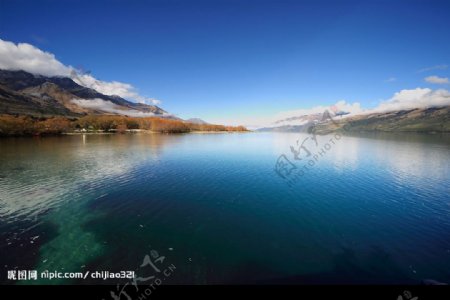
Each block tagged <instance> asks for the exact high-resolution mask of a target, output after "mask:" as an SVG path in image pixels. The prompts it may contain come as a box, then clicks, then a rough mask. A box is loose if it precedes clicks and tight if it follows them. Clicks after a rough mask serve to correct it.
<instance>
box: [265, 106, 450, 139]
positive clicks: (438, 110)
mask: <svg viewBox="0 0 450 300" xmlns="http://www.w3.org/2000/svg"><path fill="white" fill-rule="evenodd" d="M328 113H329V115H328V114H327V113H316V114H310V115H303V116H297V117H291V118H286V119H282V120H279V121H277V122H275V123H273V124H272V126H270V127H264V128H259V129H258V130H257V131H271V132H308V131H311V130H312V128H314V130H315V132H316V133H318V134H327V133H331V132H334V131H349V132H364V131H385V132H450V106H443V107H429V108H415V109H409V110H399V111H391V112H378V113H366V114H359V115H354V116H346V115H348V113H345V112H338V113H333V112H328ZM344 116H346V117H344Z"/></svg>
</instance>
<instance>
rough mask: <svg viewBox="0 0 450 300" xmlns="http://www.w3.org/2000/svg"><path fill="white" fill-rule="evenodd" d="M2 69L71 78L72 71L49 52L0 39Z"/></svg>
mask: <svg viewBox="0 0 450 300" xmlns="http://www.w3.org/2000/svg"><path fill="white" fill-rule="evenodd" d="M0 68H1V69H6V70H24V71H27V72H30V73H33V74H41V75H45V76H69V75H70V72H71V70H72V68H71V67H67V66H65V65H63V64H62V63H61V62H59V61H58V60H57V59H56V58H55V56H54V55H53V54H51V53H49V52H44V51H42V50H40V49H38V48H36V47H34V46H33V45H30V44H26V43H18V44H17V45H16V44H14V43H12V42H7V41H4V40H2V39H0Z"/></svg>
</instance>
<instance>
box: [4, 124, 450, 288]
mask: <svg viewBox="0 0 450 300" xmlns="http://www.w3.org/2000/svg"><path fill="white" fill-rule="evenodd" d="M306 138H308V136H306V135H302V134H296V133H231V134H226V133H225V134H183V135H164V134H143V133H138V134H125V135H73V136H61V137H43V138H7V139H1V140H0V266H1V268H2V271H1V275H0V280H1V281H2V282H3V283H11V281H8V280H7V278H6V274H7V271H8V270H37V271H38V272H43V271H45V270H48V271H50V272H54V271H58V272H86V271H90V274H92V272H95V271H109V272H119V271H128V270H129V271H135V274H136V275H137V276H138V277H139V280H141V281H142V282H143V283H144V282H146V281H151V280H154V278H153V277H152V278H150V277H151V276H155V277H160V278H161V277H162V278H163V280H164V282H165V283H169V284H236V283H237V284H241V283H256V284H271V283H293V284H322V283H361V284H365V283H369V284H371V283H389V284H403V283H407V284H420V283H421V281H422V280H424V279H433V280H437V281H440V282H447V283H450V197H449V195H450V164H449V162H450V137H449V136H448V135H420V134H370V135H360V136H338V138H336V137H335V136H333V135H330V136H318V137H317V140H316V141H317V143H315V142H314V143H313V144H309V145H308V151H309V152H310V156H308V155H307V154H308V152H307V151H303V153H301V154H302V155H303V158H302V157H300V159H301V160H295V159H294V155H293V152H292V151H291V150H290V147H291V146H292V147H293V149H294V150H295V149H300V147H299V145H300V143H301V142H302V141H304V140H305V139H306ZM331 139H333V140H332V141H331ZM297 141H299V143H297ZM327 143H328V146H325V145H326V144H327ZM323 147H326V149H325V150H324V149H322V148H323ZM320 149H322V150H321V155H320V156H318V157H315V158H314V155H315V154H314V153H318V152H317V151H319V150H320ZM303 150H304V149H303ZM300 151H302V150H300ZM282 155H284V157H283V158H282V159H283V160H286V159H287V161H285V165H287V166H289V167H290V168H291V169H289V170H288V171H292V172H291V173H289V174H287V173H286V172H285V173H282V175H284V177H283V176H280V174H279V172H278V173H277V172H276V170H277V166H278V165H277V161H279V159H280V157H281V156H282ZM311 160H312V161H314V162H313V163H311V162H310V161H311ZM300 170H302V171H301V174H300V173H299V172H300ZM285 171H286V170H285ZM292 176H294V177H292ZM292 178H294V179H292ZM128 281H129V280H128ZM128 281H127V280H126V279H109V280H102V279H95V278H91V277H88V278H87V279H80V278H79V279H75V278H74V279H62V278H61V279H53V280H51V281H50V280H46V279H42V278H41V279H38V280H36V281H34V280H31V281H24V282H23V283H47V284H48V283H69V284H71V283H73V284H86V283H109V284H116V283H124V282H128Z"/></svg>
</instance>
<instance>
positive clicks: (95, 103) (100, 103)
mask: <svg viewBox="0 0 450 300" xmlns="http://www.w3.org/2000/svg"><path fill="white" fill-rule="evenodd" d="M72 102H73V103H75V104H76V105H79V106H81V107H84V108H89V109H95V110H101V111H104V112H109V113H113V114H119V115H127V116H130V117H152V116H154V115H155V114H154V113H151V112H148V113H146V112H142V111H138V110H135V109H123V108H122V107H120V106H117V105H115V104H114V103H112V102H111V101H105V100H102V99H98V98H97V99H89V100H86V99H72Z"/></svg>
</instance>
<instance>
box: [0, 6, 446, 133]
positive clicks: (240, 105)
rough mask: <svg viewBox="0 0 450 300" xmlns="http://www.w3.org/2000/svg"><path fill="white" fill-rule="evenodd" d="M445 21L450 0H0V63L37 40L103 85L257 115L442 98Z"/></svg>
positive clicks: (185, 109) (189, 111)
mask: <svg viewBox="0 0 450 300" xmlns="http://www.w3.org/2000/svg"><path fill="white" fill-rule="evenodd" d="M449 29H450V1H429V0H428V1H395V0H391V1H381V0H378V1H375V0H374V1H362V0H361V1H350V0H348V1H339V0H338V1H320V0H319V1H263V0H260V1H246V0H240V1H237V0H228V1H221V0H210V1H194V0H192V1H191V0H183V1H171V0H165V1H134V0H131V1H94V0H89V1H81V0H80V1H75V0H73V1H71V0H66V1H56V0H55V1H48V0H47V1H43V0H36V1H22V0H0V39H1V40H2V41H3V42H4V43H6V42H8V43H12V45H14V47H16V48H17V49H16V48H14V49H13V48H12V46H11V44H8V45H6V46H5V45H3V46H4V48H3V50H2V48H0V50H1V51H3V52H1V53H2V56H3V58H1V57H0V66H1V63H2V62H1V60H2V59H3V63H4V64H6V65H9V64H10V63H11V62H10V61H6V60H11V59H13V58H14V59H15V60H16V61H15V62H14V63H18V62H17V60H20V59H21V57H22V56H23V55H24V54H23V53H22V52H24V51H25V52H26V53H27V55H37V54H34V53H35V52H33V51H35V49H34V48H36V49H38V50H39V49H40V50H39V51H43V53H44V54H42V53H41V54H39V55H41V56H43V57H44V58H45V59H47V58H49V57H48V56H45V55H46V54H48V55H50V56H52V55H54V57H53V60H54V61H56V62H58V63H61V64H62V65H63V66H62V67H61V66H59V65H58V66H56V65H57V64H56V63H55V62H54V61H52V62H51V64H55V67H54V70H56V71H55V72H60V71H61V72H63V73H64V72H67V70H69V69H70V68H76V69H78V70H82V71H84V72H86V75H85V78H84V79H85V81H91V80H92V82H93V84H94V83H98V86H97V87H98V89H100V91H101V90H102V89H103V91H104V92H105V93H106V92H107V91H109V90H111V89H114V90H119V92H118V94H120V93H122V94H120V95H122V96H125V97H126V98H128V99H130V100H133V101H141V102H147V103H153V104H158V105H159V106H161V107H162V108H163V109H165V110H166V111H168V112H170V113H172V114H174V115H177V116H179V117H181V118H193V117H198V118H201V119H204V120H206V121H208V122H212V123H220V124H232V125H238V124H244V125H254V124H256V123H264V122H266V121H267V120H269V119H270V118H273V116H278V117H279V116H283V115H287V114H288V112H293V111H294V112H295V111H296V112H298V111H302V110H304V109H309V108H314V107H318V106H327V105H333V104H335V103H338V102H339V101H340V102H339V103H342V101H343V100H344V101H346V102H345V103H348V104H349V105H350V106H351V105H352V104H354V103H358V105H359V107H361V108H364V109H374V108H377V107H380V105H381V106H382V105H384V106H383V107H385V106H386V103H387V104H389V103H392V102H395V101H397V100H398V99H400V98H401V99H403V98H405V95H406V96H407V97H409V96H411V97H412V98H413V99H415V97H419V98H420V97H422V95H428V96H427V97H435V98H436V97H441V98H442V97H444V98H445V99H444V98H442V99H444V100H442V99H441V98H439V99H441V100H442V101H447V100H449V99H450V98H449V94H448V91H447V90H448V89H449V88H450V85H449V83H448V78H449V77H450V38H449V36H450V33H449ZM20 43H22V44H23V43H26V44H29V48H27V47H24V46H21V47H22V48H21V49H20V47H19V46H18V45H19V44H20ZM5 47H6V48H7V49H6V50H5ZM30 47H31V48H30ZM14 51H15V52H14ZM21 51H22V52H21ZM16 52H17V53H16ZM15 53H16V54H15ZM29 53H32V54H29ZM50 58H51V57H50ZM50 58H49V59H50ZM50 60H51V59H50ZM5 61H6V62H5ZM32 63H33V62H31V63H29V64H32ZM44 65H50V64H47V63H43V65H42V64H41V65H39V66H38V67H36V68H43V69H46V66H44ZM52 66H53V65H52ZM66 66H68V67H69V69H64V68H65V67H66ZM33 67H35V66H34V65H33ZM52 70H53V69H52ZM47 71H48V70H47ZM52 72H53V71H52ZM64 74H65V73H64ZM95 79H97V80H99V81H95ZM411 91H412V92H411ZM414 91H416V92H414ZM411 93H412V94H411ZM408 95H409V96H408ZM417 95H418V96H417ZM402 97H403V98H402ZM411 97H410V98H411ZM410 98H408V99H410ZM419 98H418V100H417V101H419V102H420V101H425V100H426V99H425V98H423V97H422V98H420V99H419ZM435 98H433V99H435ZM396 99H397V100H396ZM424 99H425V100H424ZM427 99H428V98H427ZM439 99H438V100H435V101H437V102H439V101H441V100H439ZM433 101H434V100H433ZM449 103H450V102H449ZM353 107H354V106H353Z"/></svg>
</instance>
